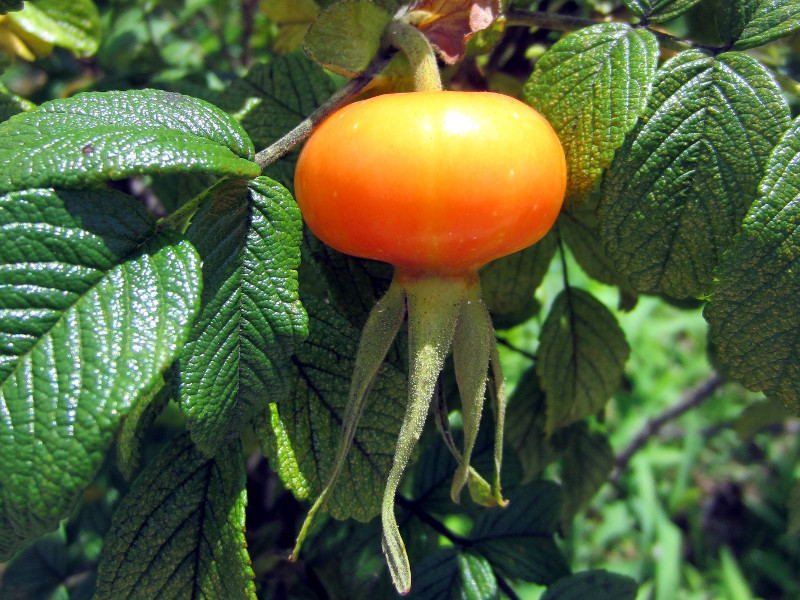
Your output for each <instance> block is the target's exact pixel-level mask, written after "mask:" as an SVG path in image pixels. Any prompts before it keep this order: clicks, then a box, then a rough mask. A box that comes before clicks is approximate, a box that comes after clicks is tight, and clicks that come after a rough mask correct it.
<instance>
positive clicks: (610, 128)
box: [525, 23, 658, 205]
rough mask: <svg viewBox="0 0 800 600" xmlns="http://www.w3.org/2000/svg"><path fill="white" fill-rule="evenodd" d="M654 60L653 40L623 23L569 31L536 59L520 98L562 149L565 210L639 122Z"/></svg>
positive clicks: (655, 45) (580, 196) (590, 184)
mask: <svg viewBox="0 0 800 600" xmlns="http://www.w3.org/2000/svg"><path fill="white" fill-rule="evenodd" d="M657 62H658V42H657V41H656V38H655V36H654V35H653V34H652V33H650V32H649V31H647V30H646V29H633V28H631V27H630V26H629V25H626V24H624V23H601V24H598V25H594V26H592V27H587V28H584V29H581V30H580V31H576V32H573V33H571V34H569V35H567V36H566V37H564V38H562V39H561V40H559V41H558V42H556V44H555V45H553V47H552V48H551V49H550V50H549V51H548V52H546V53H545V54H544V56H542V57H541V58H540V59H539V60H538V61H536V70H535V71H534V72H533V75H531V78H530V80H529V81H528V84H527V85H526V87H525V97H526V98H527V100H528V102H529V103H530V104H531V105H532V106H533V107H534V108H536V109H537V110H538V111H539V112H541V113H542V114H543V115H544V116H545V117H547V120H548V121H549V122H550V124H551V125H552V126H553V128H554V129H555V130H556V133H558V137H559V139H560V140H561V143H562V144H563V145H564V150H565V153H566V156H567V181H568V189H567V197H568V199H567V202H568V205H569V204H575V203H578V202H580V201H581V200H582V199H583V197H584V196H585V195H586V194H587V193H588V192H590V191H592V189H593V188H594V187H595V185H596V183H597V181H598V180H599V178H600V176H601V175H602V173H603V170H604V169H605V168H606V167H608V165H609V164H611V159H612V158H613V157H614V152H615V151H616V149H617V148H619V147H620V146H621V145H622V143H623V141H624V139H625V134H627V133H628V132H629V131H630V130H631V129H632V128H633V126H634V125H635V124H636V120H637V118H638V117H639V114H640V113H641V112H642V110H643V108H644V105H645V102H646V101H647V97H648V95H649V94H650V87H651V84H652V81H653V77H654V75H655V72H656V64H657Z"/></svg>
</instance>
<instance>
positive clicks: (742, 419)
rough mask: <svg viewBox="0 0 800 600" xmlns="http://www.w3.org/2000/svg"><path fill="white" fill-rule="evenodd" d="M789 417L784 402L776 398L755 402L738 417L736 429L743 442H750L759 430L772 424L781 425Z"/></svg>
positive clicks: (735, 422)
mask: <svg viewBox="0 0 800 600" xmlns="http://www.w3.org/2000/svg"><path fill="white" fill-rule="evenodd" d="M788 417H789V413H787V412H786V407H785V406H784V405H783V402H781V401H780V400H778V399H776V398H767V399H765V400H762V401H759V402H754V403H753V404H750V405H749V406H746V407H745V409H744V410H743V411H742V412H741V414H739V416H738V417H736V420H735V421H734V423H733V425H734V431H736V437H738V438H739V440H740V441H742V442H748V441H750V439H751V438H752V437H753V436H754V435H755V434H757V433H758V432H759V431H761V430H763V429H765V428H766V427H770V426H772V425H781V424H783V423H784V422H785V421H786V419H787V418H788Z"/></svg>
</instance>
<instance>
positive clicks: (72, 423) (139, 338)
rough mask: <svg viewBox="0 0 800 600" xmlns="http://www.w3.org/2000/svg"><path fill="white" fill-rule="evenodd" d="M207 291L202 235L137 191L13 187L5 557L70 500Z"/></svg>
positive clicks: (2, 230)
mask: <svg viewBox="0 0 800 600" xmlns="http://www.w3.org/2000/svg"><path fill="white" fill-rule="evenodd" d="M199 296H200V264H199V258H198V256H197V254H196V252H195V251H194V249H193V248H192V247H191V246H190V245H189V244H188V243H187V242H186V241H184V240H181V239H180V238H179V237H177V236H176V235H175V234H174V233H170V232H164V233H163V234H159V233H158V232H157V230H156V224H155V221H154V220H153V218H152V217H151V216H150V215H149V214H148V213H147V212H146V210H145V209H144V208H143V207H142V206H141V205H140V204H139V203H138V202H136V201H135V200H133V199H132V198H130V197H128V196H125V195H123V194H120V193H117V192H112V191H104V190H97V191H85V192H69V191H59V192H55V191H51V190H26V191H21V192H14V193H11V194H8V195H6V196H0V406H2V407H3V410H2V415H3V417H2V419H0V456H2V457H3V460H2V461H0V560H3V559H4V558H7V557H8V556H10V555H11V554H12V553H13V552H14V551H15V550H17V549H19V548H20V547H21V546H22V545H23V544H25V543H26V542H27V541H28V540H30V539H33V538H35V537H37V536H39V535H41V534H42V533H44V532H46V531H48V530H51V529H53V528H55V527H56V525H57V524H58V521H59V520H60V519H62V518H64V517H65V516H67V515H68V514H69V512H70V511H71V510H72V507H73V505H74V504H75V501H76V500H77V498H78V496H79V495H80V492H81V490H82V489H83V488H84V487H86V485H87V484H88V483H89V482H90V481H91V480H92V478H93V477H94V474H95V472H96V471H97V469H98V468H99V466H100V464H101V463H102V461H103V458H104V455H105V451H106V449H107V448H108V446H109V445H110V444H111V441H112V436H113V433H114V432H115V431H116V429H117V427H118V426H119V422H120V419H121V417H123V416H124V415H125V413H127V411H128V409H129V408H130V407H131V405H132V404H133V403H134V402H136V400H137V399H138V398H140V397H141V396H142V395H146V394H148V393H149V391H150V390H151V389H152V388H153V386H154V385H157V383H158V382H159V381H160V380H161V373H162V372H163V371H164V369H166V368H167V366H168V365H169V364H170V363H171V362H172V361H173V360H174V358H175V356H176V355H177V354H178V351H179V349H180V347H181V346H182V344H183V343H184V341H185V339H186V336H187V335H188V331H189V325H190V324H191V321H192V319H193V318H194V315H195V313H196V311H197V309H198V306H199Z"/></svg>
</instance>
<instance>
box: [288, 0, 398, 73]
mask: <svg viewBox="0 0 800 600" xmlns="http://www.w3.org/2000/svg"><path fill="white" fill-rule="evenodd" d="M391 19H392V17H391V15H390V14H389V13H387V12H386V11H384V10H383V9H381V8H379V7H378V6H376V5H375V4H374V3H373V2H371V1H370V0H353V1H351V0H345V1H344V2H337V3H336V4H334V5H333V6H331V7H330V8H328V9H326V10H324V11H322V12H321V13H320V14H319V16H318V17H317V19H316V20H315V21H314V22H313V23H312V24H311V27H310V28H309V30H308V32H307V33H306V36H305V39H304V40H303V47H304V48H305V51H306V52H307V53H308V55H309V56H310V57H311V58H312V59H313V60H314V61H315V62H316V63H317V64H318V65H320V66H322V67H325V68H326V69H330V70H331V71H333V72H334V73H339V74H340V75H345V76H347V77H353V76H355V75H357V74H358V73H360V72H361V71H363V70H364V69H366V68H367V65H369V63H370V61H371V60H372V58H373V57H374V56H375V55H376V54H377V53H378V50H379V49H380V45H381V37H382V35H383V30H384V29H385V28H386V25H387V24H388V23H389V21H390V20H391Z"/></svg>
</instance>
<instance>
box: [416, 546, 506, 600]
mask: <svg viewBox="0 0 800 600" xmlns="http://www.w3.org/2000/svg"><path fill="white" fill-rule="evenodd" d="M411 577H412V579H411V580H412V582H413V583H412V586H411V593H410V594H409V595H408V598H409V600H412V599H413V600H442V599H445V598H447V599H451V600H494V599H496V598H498V597H499V595H498V592H497V580H496V579H495V577H494V573H492V567H491V565H489V563H488V562H486V559H485V558H483V557H480V556H475V555H473V554H469V553H465V552H459V551H458V550H456V549H454V548H443V549H441V550H438V551H436V552H433V553H431V554H429V555H427V556H426V557H425V558H424V559H422V560H421V561H420V562H419V563H417V564H415V565H414V566H413V569H412V572H411Z"/></svg>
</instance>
